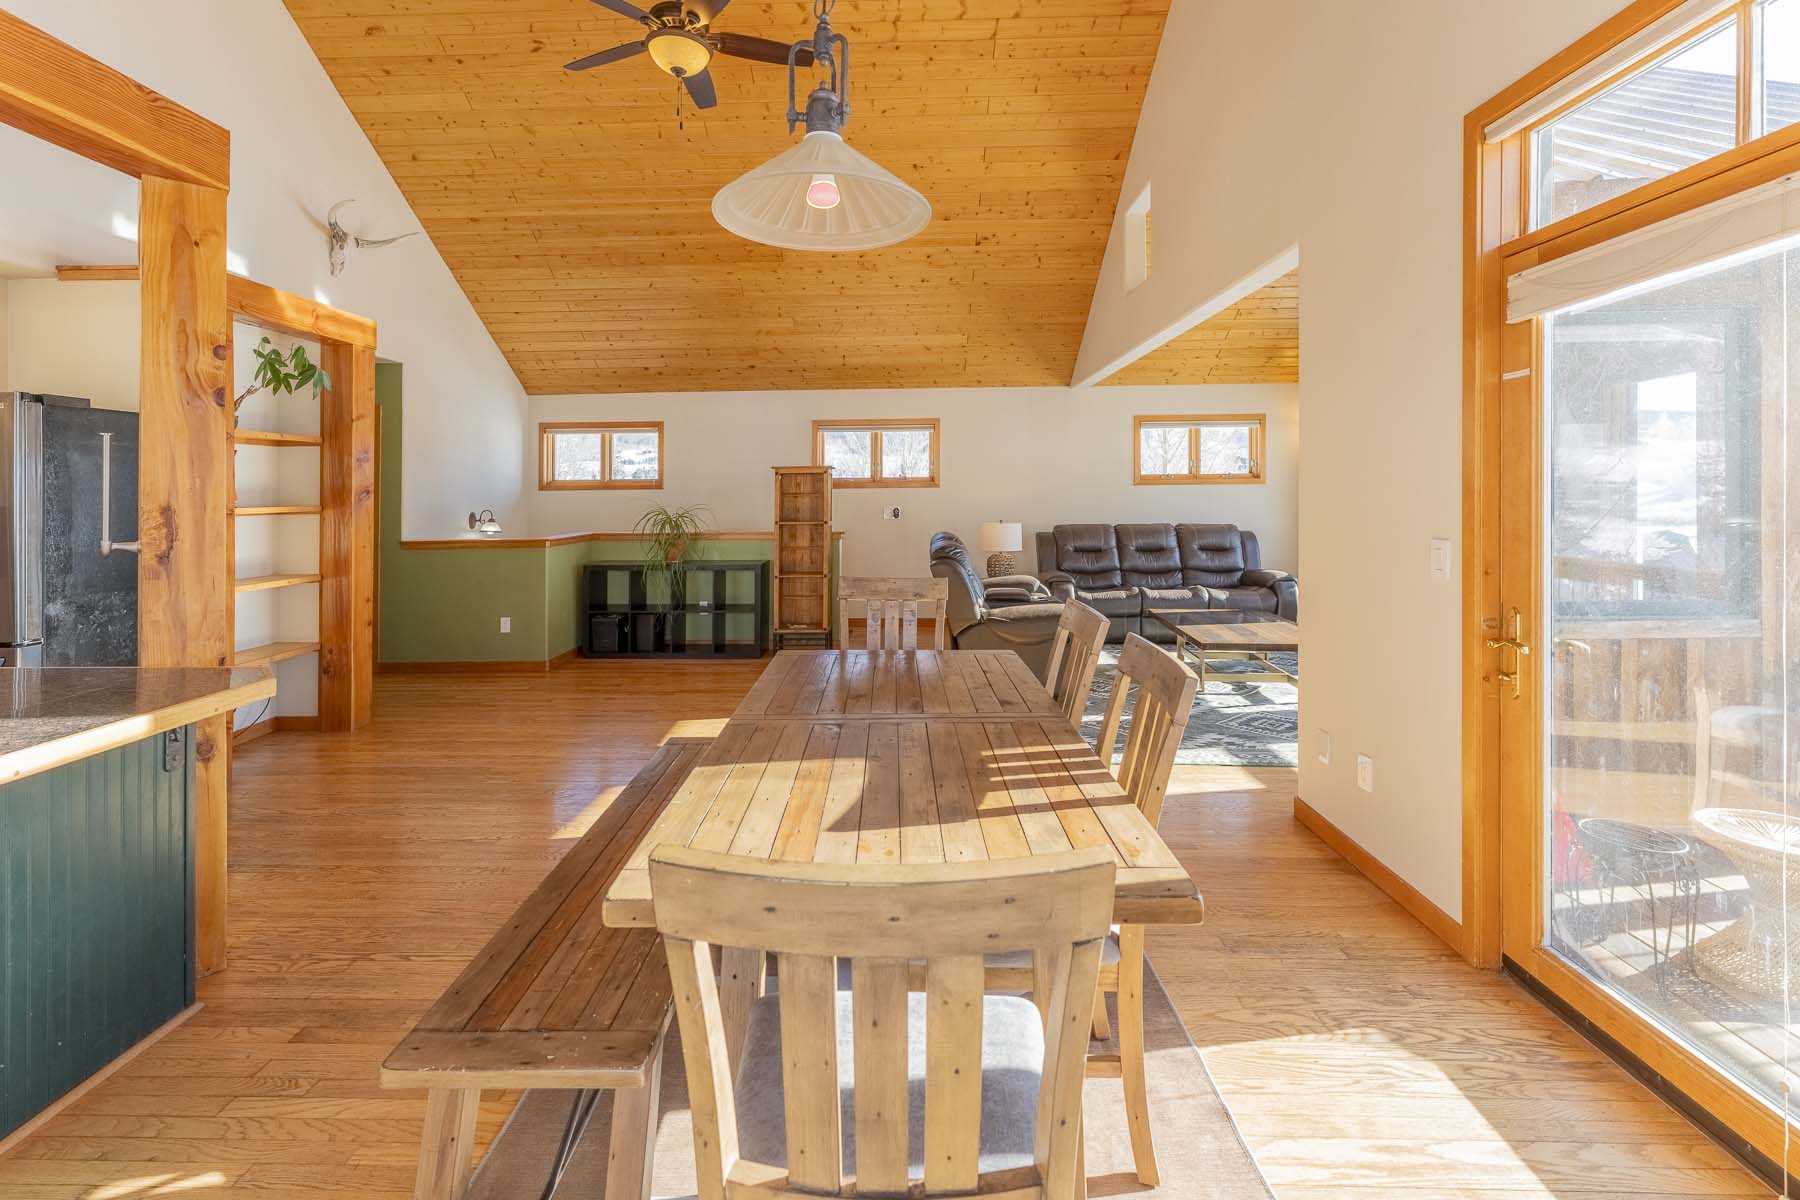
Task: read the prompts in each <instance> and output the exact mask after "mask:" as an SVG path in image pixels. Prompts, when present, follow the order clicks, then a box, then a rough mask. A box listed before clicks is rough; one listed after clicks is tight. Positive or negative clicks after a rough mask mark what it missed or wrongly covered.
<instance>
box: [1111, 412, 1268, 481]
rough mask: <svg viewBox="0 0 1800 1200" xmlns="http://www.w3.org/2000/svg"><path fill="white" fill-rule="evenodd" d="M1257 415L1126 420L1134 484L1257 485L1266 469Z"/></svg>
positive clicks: (1263, 423)
mask: <svg viewBox="0 0 1800 1200" xmlns="http://www.w3.org/2000/svg"><path fill="white" fill-rule="evenodd" d="M1267 434H1268V422H1267V419H1266V418H1265V417H1264V416H1263V414H1262V413H1227V414H1204V415H1195V414H1186V415H1168V416H1139V417H1133V418H1132V419H1131V482H1133V483H1139V484H1143V483H1261V482H1263V480H1264V478H1265V475H1266V470H1267V467H1268V463H1267V462H1266V460H1265V458H1264V453H1263V448H1264V445H1265V444H1266V442H1267Z"/></svg>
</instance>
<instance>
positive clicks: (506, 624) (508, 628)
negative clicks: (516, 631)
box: [500, 617, 512, 633]
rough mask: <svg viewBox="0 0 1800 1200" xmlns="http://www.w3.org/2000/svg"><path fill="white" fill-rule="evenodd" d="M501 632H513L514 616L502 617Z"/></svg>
mask: <svg viewBox="0 0 1800 1200" xmlns="http://www.w3.org/2000/svg"><path fill="white" fill-rule="evenodd" d="M500 632H501V633H511V632H512V618H511V617H501V618H500Z"/></svg>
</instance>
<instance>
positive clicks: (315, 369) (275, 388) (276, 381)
mask: <svg viewBox="0 0 1800 1200" xmlns="http://www.w3.org/2000/svg"><path fill="white" fill-rule="evenodd" d="M250 353H251V354H252V355H254V356H255V358H256V374H255V375H254V376H253V377H252V378H251V381H250V386H249V387H247V388H245V389H244V390H243V391H241V392H239V393H238V396H237V399H236V400H234V401H232V403H231V411H232V414H233V415H234V416H235V415H236V414H237V411H238V409H240V408H242V407H244V401H246V400H248V399H249V398H250V397H252V396H254V395H256V393H258V392H260V391H262V390H263V389H264V388H267V389H269V391H271V392H273V393H275V394H276V395H277V396H279V395H281V394H282V393H284V392H297V391H299V390H300V389H301V388H303V387H305V386H306V385H307V384H309V383H310V384H312V389H313V392H314V393H315V394H316V393H317V392H318V390H319V389H320V388H328V387H330V386H331V376H330V375H328V374H326V372H325V369H324V368H323V367H321V366H319V364H317V363H315V362H313V361H312V360H311V359H309V358H308V357H307V355H306V347H305V346H295V347H294V349H293V351H292V352H291V353H288V354H283V353H282V352H281V347H279V346H277V345H276V344H275V343H274V342H272V341H270V340H269V339H268V338H266V337H265V338H264V339H263V340H262V341H261V342H260V343H258V344H257V347H256V349H254V350H252V351H251V352H250Z"/></svg>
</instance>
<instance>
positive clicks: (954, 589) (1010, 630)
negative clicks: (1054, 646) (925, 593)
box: [931, 533, 1062, 679]
mask: <svg viewBox="0 0 1800 1200" xmlns="http://www.w3.org/2000/svg"><path fill="white" fill-rule="evenodd" d="M931 573H932V574H933V575H935V576H937V577H938V578H940V579H947V580H949V581H950V612H949V620H950V629H949V633H950V638H951V644H952V645H954V646H955V647H956V648H957V649H959V650H1013V651H1017V653H1018V655H1019V657H1020V658H1022V659H1024V660H1025V665H1026V666H1028V667H1030V668H1031V670H1032V671H1033V672H1034V673H1035V674H1036V675H1037V676H1038V678H1040V679H1041V678H1043V676H1044V672H1045V671H1047V670H1048V669H1049V666H1050V644H1051V642H1052V641H1053V640H1054V639H1055V637H1056V626H1057V623H1058V622H1059V621H1061V620H1062V605H1061V604H1059V603H1056V602H1055V600H1054V599H1052V597H1051V595H1050V589H1049V588H1047V587H1045V586H1044V585H1043V584H1042V583H1040V582H1039V581H1038V580H1036V579H1034V578H1032V577H1031V576H1030V575H1005V576H999V577H996V578H993V579H983V578H982V577H981V575H980V574H979V573H978V572H977V571H976V570H975V563H974V560H973V559H971V558H970V557H969V548H968V547H967V546H965V545H964V544H963V540H962V539H961V538H959V537H957V536H956V535H955V534H954V533H935V534H933V535H932V536H931Z"/></svg>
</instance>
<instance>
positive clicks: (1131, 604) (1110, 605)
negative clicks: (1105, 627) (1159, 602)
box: [1075, 587, 1144, 617]
mask: <svg viewBox="0 0 1800 1200" xmlns="http://www.w3.org/2000/svg"><path fill="white" fill-rule="evenodd" d="M1075 598H1076V599H1077V600H1079V601H1081V602H1082V603H1083V604H1085V605H1087V606H1088V607H1089V608H1093V609H1098V610H1099V611H1100V612H1101V613H1102V614H1103V615H1105V616H1108V617H1139V616H1142V615H1143V614H1144V594H1143V593H1142V592H1140V591H1139V590H1138V589H1137V588H1131V587H1120V588H1106V589H1104V590H1100V591H1091V592H1090V591H1088V590H1086V589H1085V588H1077V589H1075Z"/></svg>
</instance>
